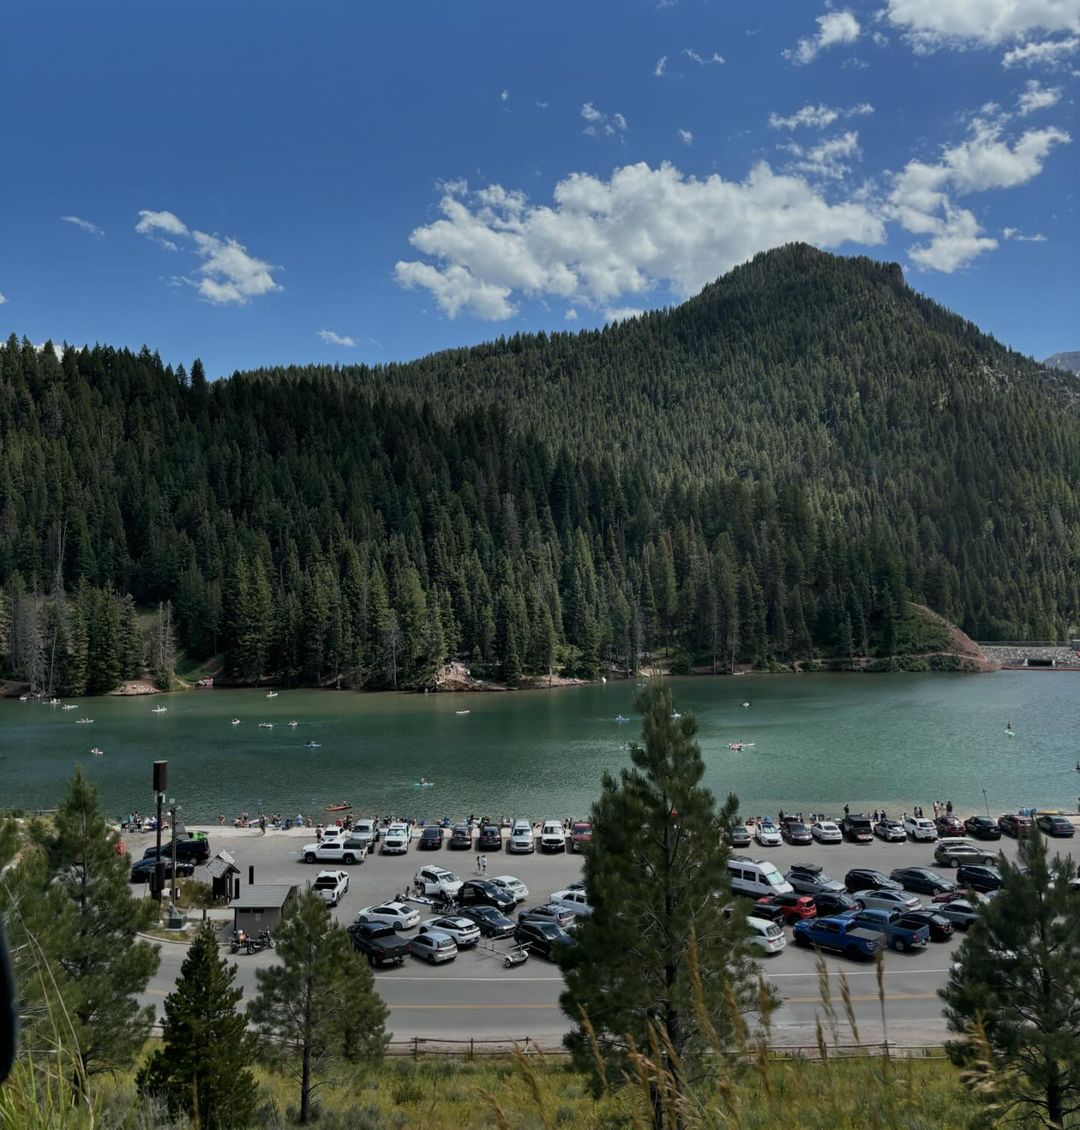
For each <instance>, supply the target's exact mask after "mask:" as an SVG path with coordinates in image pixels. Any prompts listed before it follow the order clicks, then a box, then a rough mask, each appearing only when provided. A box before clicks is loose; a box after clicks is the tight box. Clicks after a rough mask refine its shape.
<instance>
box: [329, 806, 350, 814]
mask: <svg viewBox="0 0 1080 1130" xmlns="http://www.w3.org/2000/svg"><path fill="white" fill-rule="evenodd" d="M351 808H352V805H351V804H328V805H327V806H326V811H327V812H348V811H349V809H351Z"/></svg>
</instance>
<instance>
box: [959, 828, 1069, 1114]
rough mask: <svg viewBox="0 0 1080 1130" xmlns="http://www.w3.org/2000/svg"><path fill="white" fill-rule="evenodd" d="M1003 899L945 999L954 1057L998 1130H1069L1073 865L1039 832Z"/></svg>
mask: <svg viewBox="0 0 1080 1130" xmlns="http://www.w3.org/2000/svg"><path fill="white" fill-rule="evenodd" d="M998 866H999V867H1000V869H1001V872H1002V875H1003V876H1004V879H1005V886H1004V888H1003V889H1002V891H1001V892H1000V893H999V894H998V895H997V896H996V897H995V898H994V899H993V900H992V901H990V902H989V903H987V904H986V906H984V907H983V909H982V914H981V918H980V921H979V922H977V923H975V925H973V926H972V928H971V931H970V933H969V934H968V936H967V937H966V938H965V939H964V942H963V944H962V945H961V946H960V949H959V952H958V954H957V962H956V965H954V967H953V972H952V973H951V975H950V977H949V983H948V985H947V986H946V987H945V988H944V989H942V990H941V996H942V998H943V999H944V1001H945V1014H946V1016H947V1018H948V1022H949V1027H950V1029H951V1030H952V1031H954V1032H957V1033H960V1034H961V1038H960V1039H959V1040H958V1041H956V1042H955V1043H953V1044H952V1045H950V1048H949V1050H950V1054H951V1055H952V1057H953V1059H954V1060H955V1061H956V1062H958V1063H961V1064H964V1065H966V1066H968V1067H970V1068H973V1070H972V1072H971V1075H970V1076H969V1079H970V1080H971V1081H972V1082H973V1083H975V1084H976V1087H975V1089H976V1091H977V1093H978V1094H980V1095H981V1096H982V1097H983V1098H984V1099H986V1100H987V1102H988V1103H989V1104H990V1107H991V1111H992V1116H993V1117H994V1119H995V1124H998V1125H1000V1124H1005V1123H1013V1124H1016V1125H1020V1126H1025V1127H1027V1126H1048V1127H1060V1126H1063V1125H1066V1124H1069V1125H1071V1124H1072V1122H1071V1121H1068V1120H1071V1119H1072V1118H1073V1117H1074V1116H1075V1115H1076V1113H1077V1112H1078V1111H1080V892H1078V891H1076V890H1075V889H1074V888H1073V887H1072V886H1071V880H1072V879H1073V878H1074V876H1075V874H1076V872H1075V868H1074V866H1073V863H1072V860H1071V858H1066V859H1062V858H1061V857H1060V856H1055V857H1054V858H1053V859H1050V858H1049V857H1048V855H1047V848H1046V842H1045V841H1044V840H1043V838H1042V836H1041V835H1040V834H1039V832H1038V830H1037V829H1033V830H1032V833H1031V834H1030V835H1029V836H1025V837H1023V838H1022V839H1021V841H1020V844H1019V852H1018V855H1017V859H1016V862H1015V863H1011V862H1009V861H1008V860H1007V859H1005V857H1004V856H999V858H998Z"/></svg>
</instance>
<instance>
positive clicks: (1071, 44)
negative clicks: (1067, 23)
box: [1001, 36, 1080, 70]
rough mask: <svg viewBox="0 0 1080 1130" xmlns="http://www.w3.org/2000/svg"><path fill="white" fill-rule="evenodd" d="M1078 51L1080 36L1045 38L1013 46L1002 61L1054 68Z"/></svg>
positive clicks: (1011, 64) (1009, 64)
mask: <svg viewBox="0 0 1080 1130" xmlns="http://www.w3.org/2000/svg"><path fill="white" fill-rule="evenodd" d="M1077 51H1080V37H1077V36H1071V37H1069V38H1068V39H1044V40H1038V41H1036V42H1034V43H1022V44H1021V45H1020V46H1019V47H1013V48H1012V49H1011V50H1009V51H1006V52H1005V54H1004V55H1003V56H1002V57H1001V62H1002V64H1003V65H1004V66H1006V67H1045V68H1047V69H1048V70H1053V69H1054V68H1055V67H1058V66H1060V65H1061V64H1062V62H1064V60H1065V59H1067V58H1068V57H1069V56H1070V55H1075V54H1076V52H1077Z"/></svg>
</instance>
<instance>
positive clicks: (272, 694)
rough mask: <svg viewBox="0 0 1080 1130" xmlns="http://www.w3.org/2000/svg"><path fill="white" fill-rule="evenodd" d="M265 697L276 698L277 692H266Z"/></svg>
mask: <svg viewBox="0 0 1080 1130" xmlns="http://www.w3.org/2000/svg"><path fill="white" fill-rule="evenodd" d="M266 697H267V698H277V691H267V692H266Z"/></svg>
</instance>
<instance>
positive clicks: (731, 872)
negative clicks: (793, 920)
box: [727, 855, 795, 899]
mask: <svg viewBox="0 0 1080 1130" xmlns="http://www.w3.org/2000/svg"><path fill="white" fill-rule="evenodd" d="M727 866H728V877H729V878H730V880H731V893H732V894H734V895H749V896H750V897H751V898H755V899H759V898H762V897H764V896H765V895H790V894H791V893H792V892H793V891H794V889H795V888H794V887H792V885H791V884H790V883H789V882H788V881H787V879H785V878H784V876H783V875H781V874H780V872H779V871H778V870H777V867H776V864H774V863H770V862H769V861H768V860H767V859H749V858H747V857H746V856H745V855H732V856H729V857H728V865H727Z"/></svg>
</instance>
